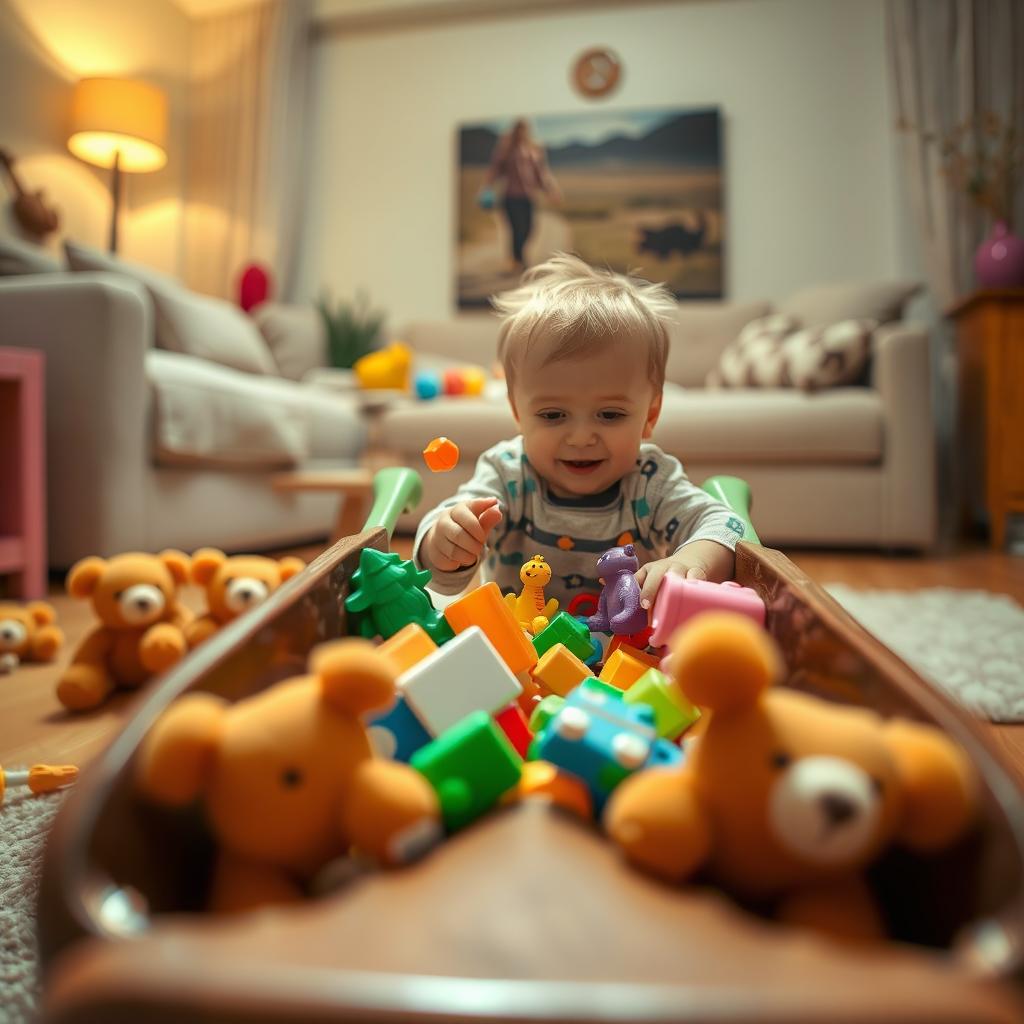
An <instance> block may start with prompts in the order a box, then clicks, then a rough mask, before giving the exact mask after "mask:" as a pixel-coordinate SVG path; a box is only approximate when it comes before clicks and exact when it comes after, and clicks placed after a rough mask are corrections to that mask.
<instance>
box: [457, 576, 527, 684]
mask: <svg viewBox="0 0 1024 1024" xmlns="http://www.w3.org/2000/svg"><path fill="white" fill-rule="evenodd" d="M444 617H445V618H446V619H447V620H448V625H449V626H451V627H452V629H454V630H455V632H456V633H461V632H462V631H463V630H464V629H469V627H470V626H479V627H480V628H481V629H482V630H483V631H484V633H485V634H486V635H487V639H488V640H490V641H491V643H492V644H494V648H495V650H496V651H497V652H498V653H499V654H500V655H501V656H502V658H504V659H505V664H506V665H508V667H509V671H510V672H511V673H512V674H513V675H514V676H518V675H519V673H520V672H529V671H530V670H531V669H532V668H533V666H534V665H536V664H537V651H536V650H535V649H534V646H533V644H532V643H530V639H529V637H527V635H526V634H525V633H524V632H523V630H522V627H521V626H520V625H519V623H518V622H516V620H515V616H514V615H513V614H512V612H511V611H509V609H508V606H507V605H506V604H505V600H504V598H503V597H502V596H501V591H500V590H499V589H498V584H497V583H485V584H484V585H483V586H482V587H477V588H476V590H472V591H470V592H469V593H468V594H467V595H466V596H465V597H462V598H460V599H459V600H458V601H453V602H452V603H451V604H450V605H448V607H447V608H445V610H444Z"/></svg>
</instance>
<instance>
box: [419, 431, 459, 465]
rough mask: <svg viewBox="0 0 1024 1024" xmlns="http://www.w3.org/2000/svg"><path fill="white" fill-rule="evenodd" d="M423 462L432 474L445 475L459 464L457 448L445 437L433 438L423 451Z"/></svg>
mask: <svg viewBox="0 0 1024 1024" xmlns="http://www.w3.org/2000/svg"><path fill="white" fill-rule="evenodd" d="M423 461H424V462H425V463H426V464H427V468H428V469H429V470H430V471H431V472H432V473H447V472H449V471H450V470H452V469H454V468H455V467H456V466H457V465H458V464H459V446H458V445H457V444H456V443H455V442H454V441H450V440H449V439H448V438H447V437H435V438H434V440H433V441H431V442H430V444H428V445H427V447H426V448H424V449H423Z"/></svg>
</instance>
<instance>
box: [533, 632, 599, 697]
mask: <svg viewBox="0 0 1024 1024" xmlns="http://www.w3.org/2000/svg"><path fill="white" fill-rule="evenodd" d="M593 674H594V673H593V672H591V671H590V669H589V668H587V666H586V665H584V664H583V662H582V661H580V659H579V658H577V657H576V655H575V654H573V653H572V651H570V650H569V648H568V647H566V646H565V644H555V645H554V647H549V648H548V649H547V650H546V651H545V652H544V653H543V654H542V655H541V659H540V661H538V662H537V667H536V668H535V669H534V670H533V678H534V679H535V680H536V681H537V682H538V683H540V685H541V688H542V689H544V690H547V691H548V693H557V694H558V696H559V697H565V696H568V694H569V691H570V690H574V689H576V687H577V686H579V685H580V683H582V682H583V680H584V679H586V678H587V677H588V676H592V675H593Z"/></svg>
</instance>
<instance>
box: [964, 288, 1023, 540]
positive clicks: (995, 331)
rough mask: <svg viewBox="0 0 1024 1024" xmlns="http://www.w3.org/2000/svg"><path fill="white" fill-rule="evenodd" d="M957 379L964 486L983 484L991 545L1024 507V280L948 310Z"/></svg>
mask: <svg viewBox="0 0 1024 1024" xmlns="http://www.w3.org/2000/svg"><path fill="white" fill-rule="evenodd" d="M947 315H948V316H950V317H951V318H952V319H953V320H954V321H955V322H956V330H957V347H958V354H959V366H960V374H959V377H960V380H959V397H958V416H957V421H958V422H957V433H958V440H959V445H958V448H959V452H960V462H961V467H960V468H961V472H960V477H961V481H962V484H963V486H964V487H966V488H968V489H969V490H970V489H973V488H975V487H980V488H982V493H983V494H984V497H985V505H986V508H987V509H988V515H989V524H990V526H989V530H990V533H989V536H990V538H991V542H992V546H993V547H998V548H1001V547H1002V546H1003V544H1004V543H1005V540H1006V517H1007V516H1008V515H1009V514H1010V513H1011V512H1020V513H1024V288H1014V289H1007V290H1002V291H980V292H975V293H974V294H973V295H969V296H967V298H965V299H963V300H961V301H960V302H958V303H957V304H956V305H955V306H954V307H953V308H952V309H950V310H949V312H948V314H947Z"/></svg>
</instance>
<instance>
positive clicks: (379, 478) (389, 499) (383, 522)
mask: <svg viewBox="0 0 1024 1024" xmlns="http://www.w3.org/2000/svg"><path fill="white" fill-rule="evenodd" d="M422 500H423V480H422V479H421V478H420V475H419V473H417V472H416V470H415V469H409V468H408V467H407V466H389V467H388V468H387V469H381V470H378V471H377V472H376V473H374V475H373V507H372V508H371V509H370V514H369V515H368V516H367V517H366V523H365V524H364V525H363V529H364V530H373V529H376V528H377V527H378V526H383V527H384V529H385V530H387V531H388V540H390V539H391V534H393V533H394V532H395V523H397V522H398V517H399V516H400V515H402V513H403V512H411V511H412V510H413V509H414V508H415V507H416V506H417V505H418V504H419V503H420V502H421V501H422Z"/></svg>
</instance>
